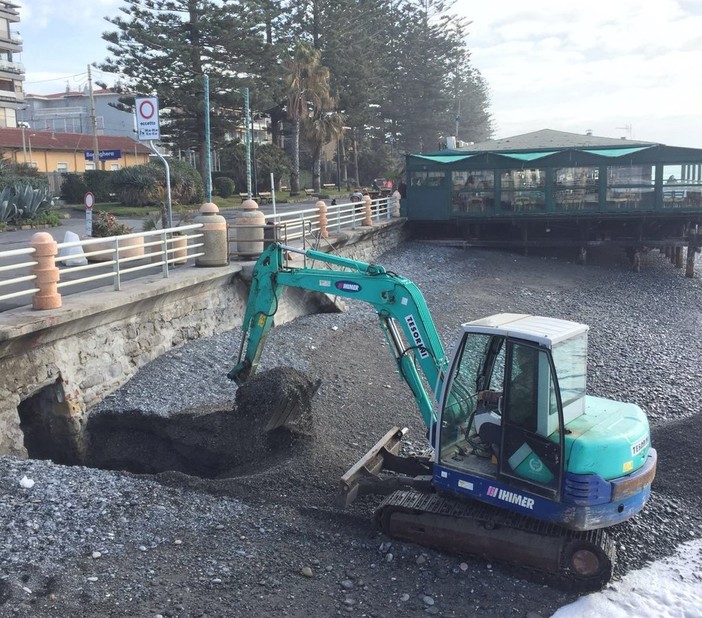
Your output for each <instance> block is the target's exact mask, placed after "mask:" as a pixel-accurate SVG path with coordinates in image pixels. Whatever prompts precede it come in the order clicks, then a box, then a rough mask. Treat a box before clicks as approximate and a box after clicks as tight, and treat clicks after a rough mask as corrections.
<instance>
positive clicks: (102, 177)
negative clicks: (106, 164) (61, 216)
mask: <svg viewBox="0 0 702 618" xmlns="http://www.w3.org/2000/svg"><path fill="white" fill-rule="evenodd" d="M113 173H114V172H108V171H106V170H86V172H85V174H84V175H83V181H84V182H85V184H86V186H87V187H88V191H90V192H91V193H92V194H93V195H94V196H95V201H96V202H110V201H112V193H113V189H112V174H113ZM80 201H81V202H82V201H83V197H82V196H81V198H80Z"/></svg>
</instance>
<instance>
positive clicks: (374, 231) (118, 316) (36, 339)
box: [0, 220, 405, 462]
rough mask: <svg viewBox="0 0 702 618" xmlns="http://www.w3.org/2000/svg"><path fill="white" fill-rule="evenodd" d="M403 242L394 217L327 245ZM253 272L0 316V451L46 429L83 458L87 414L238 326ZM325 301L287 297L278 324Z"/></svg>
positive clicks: (206, 274)
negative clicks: (171, 356)
mask: <svg viewBox="0 0 702 618" xmlns="http://www.w3.org/2000/svg"><path fill="white" fill-rule="evenodd" d="M404 237H405V228H404V221H398V220H394V221H392V222H388V223H387V224H385V225H380V226H375V227H373V228H363V229H361V230H359V231H358V232H352V233H349V234H346V235H343V236H339V237H338V238H335V239H331V240H330V243H331V245H333V251H334V252H335V253H338V254H340V255H344V256H347V257H352V258H354V259H358V260H363V261H373V259H375V258H376V257H377V256H378V255H380V254H381V253H383V252H384V251H386V250H388V249H390V248H392V247H394V246H396V245H397V244H399V243H400V242H402V240H404ZM320 249H321V250H331V248H330V247H329V246H327V247H325V246H322V247H320ZM252 266H253V264H252V263H233V264H229V265H228V266H224V267H218V268H188V269H183V270H176V271H174V272H173V273H172V275H171V277H169V278H168V279H161V278H157V277H154V278H153V279H140V280H138V281H136V282H130V283H127V284H124V285H123V289H122V290H121V291H119V292H115V291H104V292H103V291H100V292H86V293H82V294H75V295H72V296H68V297H66V298H64V305H63V307H62V308H61V309H57V310H50V311H42V312H37V311H31V310H30V309H19V310H13V311H8V312H5V313H2V314H0V454H9V455H16V456H20V457H26V456H27V449H26V448H25V441H27V443H30V442H31V440H32V439H34V438H33V435H34V434H36V433H37V432H43V433H45V434H51V435H54V434H61V435H62V440H61V444H62V445H63V446H61V447H60V448H58V447H57V449H58V450H57V451H56V452H55V453H52V458H53V459H55V460H57V461H66V462H70V461H75V460H76V459H80V452H79V451H80V449H81V441H80V439H79V436H80V435H81V432H82V429H83V427H84V425H85V421H86V419H87V415H88V413H89V411H90V409H91V407H93V406H94V405H95V404H96V403H98V402H99V401H101V400H102V399H103V398H104V397H106V396H107V395H109V394H110V393H112V392H114V391H115V390H116V389H118V388H119V387H120V386H122V385H123V384H124V383H125V382H127V381H128V380H129V378H131V377H132V376H133V375H134V374H135V373H136V372H137V371H138V370H139V368H141V367H143V366H144V365H145V364H146V363H148V362H149V361H151V360H153V359H154V358H156V357H158V356H160V355H161V354H163V353H165V352H166V351H168V350H170V349H172V348H173V347H176V346H179V345H182V344H183V343H185V342H187V341H190V340H193V339H197V338H199V337H206V336H211V335H214V334H217V333H221V332H226V331H228V330H231V329H233V328H236V327H238V326H240V325H241V321H242V319H243V314H244V310H245V307H246V300H247V297H248V277H247V274H248V275H250V272H251V268H252ZM320 302H323V299H321V298H320V296H319V295H314V294H310V293H309V292H306V291H302V290H287V292H286V294H285V299H284V302H283V304H282V306H281V307H280V311H279V313H278V314H277V316H276V322H277V323H284V322H286V321H289V320H291V319H294V318H295V317H298V316H300V315H303V314H307V313H312V312H314V311H316V310H318V309H319V304H320ZM28 402H31V405H28ZM61 449H64V450H61Z"/></svg>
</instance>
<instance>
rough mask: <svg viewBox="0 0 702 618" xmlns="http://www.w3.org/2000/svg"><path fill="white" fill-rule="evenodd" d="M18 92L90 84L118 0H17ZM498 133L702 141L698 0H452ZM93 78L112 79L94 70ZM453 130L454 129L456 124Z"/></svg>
mask: <svg viewBox="0 0 702 618" xmlns="http://www.w3.org/2000/svg"><path fill="white" fill-rule="evenodd" d="M15 1H16V2H17V3H18V4H19V5H20V6H21V9H20V12H21V20H22V21H21V23H20V24H18V27H17V28H16V30H17V31H19V33H20V34H21V35H22V38H23V40H24V51H23V52H22V56H21V58H20V60H21V62H23V63H24V65H25V69H26V82H25V91H26V92H28V93H33V94H48V93H52V92H61V91H63V90H65V88H66V84H67V83H68V85H69V86H70V87H71V88H77V87H81V86H83V85H85V84H86V83H87V65H88V64H89V63H92V62H99V61H102V60H104V59H105V58H106V57H107V49H106V47H105V44H104V42H103V41H102V39H101V34H102V32H104V31H106V30H113V29H114V28H113V27H112V26H111V24H109V23H108V22H107V21H105V19H104V17H105V16H115V15H117V14H119V7H120V6H122V5H123V2H122V0H63V2H56V0H15ZM454 11H455V12H456V13H457V14H459V15H462V16H464V17H465V18H466V19H468V20H471V21H472V24H471V25H470V26H469V33H470V34H469V36H468V39H467V43H468V46H469V48H470V50H471V53H472V64H473V66H474V67H475V68H476V69H478V70H479V71H480V72H481V74H482V75H483V77H484V78H485V80H486V81H487V83H488V86H489V89H490V96H491V112H492V115H493V119H494V127H495V134H494V137H496V138H501V137H508V136H511V135H518V134H521V133H528V132H530V131H537V130H539V129H544V128H549V129H555V130H560V131H571V132H575V133H585V132H586V131H587V130H592V132H593V133H594V135H598V136H603V137H617V138H619V137H626V138H629V139H636V140H643V141H654V142H661V143H664V144H668V145H671V146H688V147H693V148H702V113H700V101H702V79H700V67H702V1H700V0H656V2H642V1H641V0H589V1H588V2H564V1H563V0H533V1H532V2H524V0H491V1H490V2H484V1H479V0H457V1H456V4H455V6H454ZM94 79H95V80H100V79H106V80H107V82H108V83H112V81H113V77H112V76H110V75H102V74H100V73H99V72H97V71H95V73H94ZM458 137H459V139H460V129H459V136H458Z"/></svg>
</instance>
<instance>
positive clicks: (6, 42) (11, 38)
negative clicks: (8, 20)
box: [0, 32, 22, 54]
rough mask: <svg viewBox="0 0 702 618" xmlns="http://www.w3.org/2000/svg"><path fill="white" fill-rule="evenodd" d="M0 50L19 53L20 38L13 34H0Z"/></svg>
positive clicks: (20, 47) (20, 46) (20, 49)
mask: <svg viewBox="0 0 702 618" xmlns="http://www.w3.org/2000/svg"><path fill="white" fill-rule="evenodd" d="M0 50H3V51H9V52H11V53H13V54H16V53H19V52H21V51H22V37H21V36H19V35H18V34H14V33H12V34H7V33H6V32H0Z"/></svg>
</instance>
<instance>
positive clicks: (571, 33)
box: [456, 0, 702, 147]
mask: <svg viewBox="0 0 702 618" xmlns="http://www.w3.org/2000/svg"><path fill="white" fill-rule="evenodd" d="M456 9H457V10H458V11H459V12H460V13H461V14H462V15H465V16H466V17H467V18H468V19H471V20H473V24H472V25H471V27H470V31H471V34H470V36H469V38H468V45H469V47H470V49H471V52H472V60H473V64H474V66H475V67H476V68H477V69H478V70H480V72H481V73H482V74H483V76H484V77H485V79H486V80H487V82H488V85H489V87H490V90H491V94H492V113H493V115H494V117H495V121H496V125H497V127H498V135H497V136H498V137H504V136H507V135H511V134H514V132H519V133H525V132H528V131H533V130H537V129H541V128H544V127H548V128H554V129H560V130H577V131H578V132H583V131H584V130H585V129H586V128H593V130H594V127H593V125H594V126H597V125H599V126H601V127H603V129H605V130H604V131H602V132H600V134H601V135H610V136H614V137H616V136H619V135H620V134H621V133H622V131H621V130H619V129H617V127H621V126H624V125H626V124H631V125H632V126H633V127H634V129H635V133H637V134H638V137H639V138H640V139H647V138H648V139H652V140H653V139H657V140H660V141H664V142H666V143H669V144H671V145H688V146H697V147H702V121H701V120H700V119H699V118H698V116H697V113H696V111H695V110H694V108H693V107H694V104H693V102H694V101H699V100H700V98H701V97H702V82H700V81H699V80H698V79H697V78H696V77H695V76H696V74H697V73H698V72H699V66H700V65H701V64H702V3H696V2H691V1H687V2H686V1H678V0H660V1H658V2H656V3H641V2H639V1H638V0H636V1H635V0H616V1H611V0H609V1H604V0H591V1H590V2H588V3H578V4H575V3H563V2H556V1H552V0H540V1H539V2H538V3H531V4H529V5H525V4H524V3H523V2H519V1H517V0H494V1H493V2H490V3H477V2H468V0H459V2H458V3H457V5H456ZM663 127H665V130H666V135H667V136H668V137H667V139H661V138H660V137H656V138H652V137H650V136H652V135H654V134H655V135H658V136H659V135H660V130H661V128H663Z"/></svg>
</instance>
